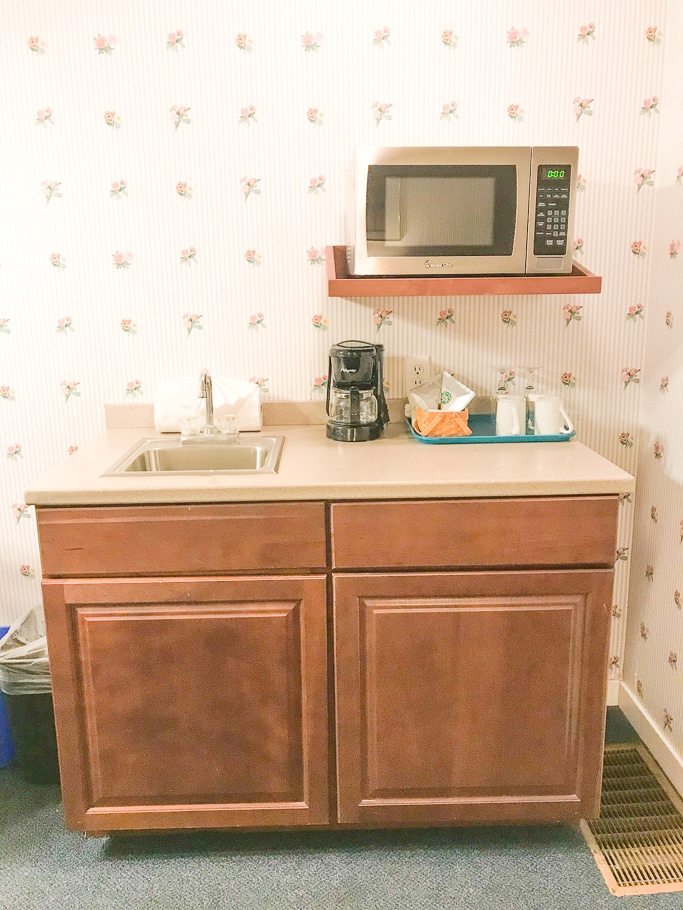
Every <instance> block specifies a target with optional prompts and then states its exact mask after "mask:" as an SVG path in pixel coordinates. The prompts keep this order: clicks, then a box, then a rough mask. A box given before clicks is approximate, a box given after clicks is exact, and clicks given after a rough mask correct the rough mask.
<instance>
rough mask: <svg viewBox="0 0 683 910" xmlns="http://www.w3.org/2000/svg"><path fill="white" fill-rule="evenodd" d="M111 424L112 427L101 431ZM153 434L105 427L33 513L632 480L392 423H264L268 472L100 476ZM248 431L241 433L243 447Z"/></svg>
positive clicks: (489, 492)
mask: <svg viewBox="0 0 683 910" xmlns="http://www.w3.org/2000/svg"><path fill="white" fill-rule="evenodd" d="M110 425H111V424H110ZM159 435H160V434H158V433H157V432H156V431H155V429H154V427H153V426H151V427H150V426H146V427H145V426H132V427H131V426H129V427H124V428H119V429H109V430H107V431H106V432H105V433H103V434H102V435H100V436H98V437H97V438H95V439H94V440H93V441H92V442H90V443H88V444H87V445H85V446H83V448H82V449H80V450H79V451H78V452H77V453H76V454H74V455H71V456H69V457H68V458H67V459H66V460H65V461H64V462H62V463H61V464H59V465H58V466H57V467H55V468H54V469H53V470H52V471H50V472H49V473H47V474H46V475H44V476H43V477H40V478H38V479H37V480H36V481H34V482H32V483H31V485H30V487H29V488H28V489H27V490H26V492H25V501H26V502H27V503H28V504H32V505H36V506H76V505H79V506H80V505H126V504H129V503H130V504H139V503H193V502H196V503H207V502H240V501H241V502H256V501H274V500H315V499H318V500H323V499H325V500H327V499H421V498H430V497H439V498H441V497H450V498H472V497H508V496H571V495H597V494H615V493H618V494H622V493H627V492H631V491H633V490H634V489H635V480H634V478H633V477H632V476H631V475H630V474H627V473H626V472H625V471H623V470H621V468H618V467H617V466H616V465H614V464H612V462H610V461H608V460H607V459H606V458H603V457H602V456H601V455H598V454H597V453H596V452H594V451H593V450H592V449H589V448H588V447H587V446H585V445H583V444H582V443H580V442H576V441H575V440H571V441H569V442H541V443H486V444H481V445H477V444H465V445H457V444H456V445H427V444H423V443H421V442H419V441H418V440H416V439H413V438H412V436H411V434H410V431H409V430H408V427H407V426H406V424H405V422H404V421H401V420H394V421H393V422H392V423H390V424H389V426H388V427H387V428H386V430H385V432H384V435H383V436H382V437H381V438H380V439H377V440H374V441H372V442H365V443H343V442H335V441H333V440H330V439H327V437H326V436H325V427H324V425H322V424H314V423H309V424H299V425H297V424H290V423H284V424H283V425H268V426H265V427H264V430H263V434H262V435H267V436H273V435H281V436H284V437H285V443H284V447H283V450H282V456H281V458H280V465H279V469H278V471H277V473H275V474H260V475H254V474H251V475H249V474H232V475H228V474H223V475H218V474H213V475H206V474H204V475H201V474H197V475H183V476H178V475H172V476H168V475H167V476H159V475H155V476H150V475H144V474H137V475H135V474H134V475H119V476H114V477H104V476H102V475H103V473H104V472H105V471H107V469H108V468H110V467H111V466H112V465H113V464H114V463H115V462H116V461H117V460H118V459H119V458H120V457H121V456H122V455H123V454H124V453H125V452H126V451H127V450H128V449H130V448H131V447H132V446H134V445H135V444H136V443H137V442H138V441H139V440H140V439H142V438H145V437H158V436H159ZM258 435H259V434H257V433H244V434H242V439H243V440H244V441H250V440H253V439H255V438H257V437H258Z"/></svg>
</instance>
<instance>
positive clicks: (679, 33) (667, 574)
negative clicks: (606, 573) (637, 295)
mask: <svg viewBox="0 0 683 910" xmlns="http://www.w3.org/2000/svg"><path fill="white" fill-rule="evenodd" d="M668 18H669V23H668V25H667V39H666V40H667V54H666V71H665V84H666V86H667V94H666V98H667V103H666V109H664V107H663V108H662V118H661V140H660V147H659V155H658V159H657V173H658V174H661V175H662V179H661V181H659V180H658V182H657V187H656V190H655V195H656V216H655V224H654V231H653V257H652V286H651V292H650V295H649V297H650V314H649V315H650V325H649V331H648V339H647V348H646V351H645V362H646V363H647V364H648V365H649V369H648V371H647V375H646V376H645V377H644V381H643V385H642V389H641V394H642V396H643V402H642V407H641V413H640V418H639V423H640V428H639V431H638V435H639V437H640V451H639V456H638V465H637V471H638V491H637V496H636V502H635V526H634V536H633V547H632V558H631V564H632V570H631V596H630V606H629V623H628V635H627V638H626V648H625V656H624V684H623V692H622V694H621V696H620V703H622V702H623V703H624V704H623V706H624V708H625V710H627V712H628V714H629V717H631V719H632V721H633V722H634V723H635V724H636V725H637V727H638V729H639V730H640V732H641V735H642V736H643V737H644V738H645V739H646V740H647V741H648V744H649V745H650V748H651V749H653V750H654V751H656V756H657V758H658V760H659V761H660V763H661V764H662V765H663V766H664V767H665V769H666V770H667V771H668V773H669V775H670V777H671V778H672V780H674V781H675V782H676V783H677V784H678V786H679V789H681V790H683V763H681V758H680V757H681V756H683V686H681V679H680V677H681V673H683V435H682V434H681V414H683V306H682V304H683V290H682V289H683V284H682V279H681V267H682V266H683V263H682V262H681V257H683V252H679V251H678V247H677V242H680V239H681V235H682V234H683V140H682V138H681V136H682V134H681V123H682V122H683V83H682V82H681V61H683V9H682V8H681V6H680V4H677V5H676V6H673V7H672V8H671V10H670V15H669V17H668ZM677 175H678V176H677ZM672 243H673V246H671V244H672Z"/></svg>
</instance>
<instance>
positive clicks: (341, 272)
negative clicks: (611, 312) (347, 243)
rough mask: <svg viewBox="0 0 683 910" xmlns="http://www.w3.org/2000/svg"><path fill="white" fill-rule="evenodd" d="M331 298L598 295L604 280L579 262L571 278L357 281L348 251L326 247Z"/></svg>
mask: <svg viewBox="0 0 683 910" xmlns="http://www.w3.org/2000/svg"><path fill="white" fill-rule="evenodd" d="M325 256H326V259H327V283H328V293H329V296H330V297H477V296H483V295H487V296H492V297H494V296H506V295H512V294H518V295H521V294H599V293H600V290H601V288H602V278H601V277H599V276H598V275H594V274H593V273H592V272H589V271H588V269H586V268H584V266H582V265H579V263H578V262H576V260H574V263H573V265H572V271H571V274H570V275H464V276H461V277H457V278H453V277H451V278H447V277H444V278H424V277H414V276H413V277H409V276H404V277H394V278H355V277H353V276H352V275H349V273H348V269H347V265H346V249H345V247H343V246H328V247H326V248H325Z"/></svg>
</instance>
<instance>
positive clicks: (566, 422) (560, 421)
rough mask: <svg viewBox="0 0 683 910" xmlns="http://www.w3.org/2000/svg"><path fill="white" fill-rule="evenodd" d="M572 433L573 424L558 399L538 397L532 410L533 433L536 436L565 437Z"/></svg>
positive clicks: (549, 396) (545, 396)
mask: <svg viewBox="0 0 683 910" xmlns="http://www.w3.org/2000/svg"><path fill="white" fill-rule="evenodd" d="M573 432H574V424H573V423H572V422H571V420H570V419H569V415H568V414H567V412H566V411H565V409H564V408H563V407H562V402H561V401H560V399H559V398H555V397H554V396H552V395H539V397H538V398H537V399H536V403H535V408H534V433H535V434H536V436H567V435H568V434H569V433H573Z"/></svg>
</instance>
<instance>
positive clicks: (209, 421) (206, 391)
mask: <svg viewBox="0 0 683 910" xmlns="http://www.w3.org/2000/svg"><path fill="white" fill-rule="evenodd" d="M199 397H200V398H206V423H205V424H204V429H203V430H202V434H203V435H204V436H215V434H216V427H215V426H214V423H213V384H212V382H211V373H209V371H208V370H207V369H203V370H202V372H201V375H200V377H199Z"/></svg>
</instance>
